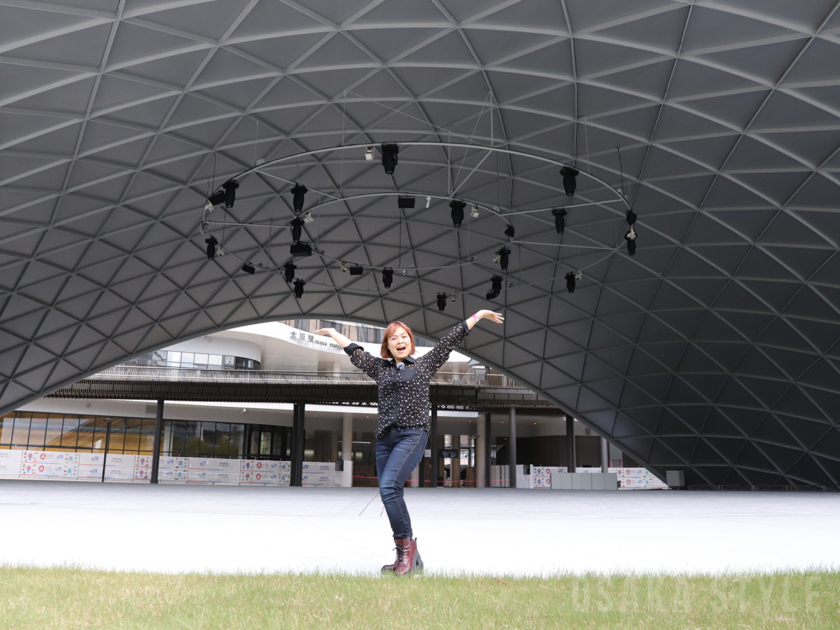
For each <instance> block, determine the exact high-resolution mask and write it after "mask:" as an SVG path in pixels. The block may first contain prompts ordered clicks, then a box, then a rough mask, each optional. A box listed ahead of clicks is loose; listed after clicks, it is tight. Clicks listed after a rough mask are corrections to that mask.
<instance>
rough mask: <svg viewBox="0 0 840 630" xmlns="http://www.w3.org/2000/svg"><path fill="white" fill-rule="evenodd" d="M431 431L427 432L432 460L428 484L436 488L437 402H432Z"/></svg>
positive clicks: (437, 463)
mask: <svg viewBox="0 0 840 630" xmlns="http://www.w3.org/2000/svg"><path fill="white" fill-rule="evenodd" d="M430 424H431V432H430V433H429V442H430V443H431V445H432V446H431V448H432V461H431V464H432V466H431V471H430V472H429V477H431V479H430V480H429V485H430V486H431V487H432V488H437V485H438V483H437V478H438V468H439V464H440V462H439V461H438V445H437V443H438V441H437V436H438V426H437V403H432V420H431V423H430Z"/></svg>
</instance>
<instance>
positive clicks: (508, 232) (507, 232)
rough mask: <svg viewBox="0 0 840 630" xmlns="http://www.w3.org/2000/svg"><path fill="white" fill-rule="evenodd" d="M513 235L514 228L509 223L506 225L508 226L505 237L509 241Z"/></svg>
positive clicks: (514, 232)
mask: <svg viewBox="0 0 840 630" xmlns="http://www.w3.org/2000/svg"><path fill="white" fill-rule="evenodd" d="M515 234H516V228H515V227H513V225H511V224H510V223H508V226H507V227H506V228H505V236H507V237H508V238H509V239H513V237H514V235H515Z"/></svg>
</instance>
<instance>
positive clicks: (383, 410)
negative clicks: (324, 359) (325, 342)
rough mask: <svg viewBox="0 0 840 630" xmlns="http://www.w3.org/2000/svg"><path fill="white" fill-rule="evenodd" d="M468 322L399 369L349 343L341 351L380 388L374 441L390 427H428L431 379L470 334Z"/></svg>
mask: <svg viewBox="0 0 840 630" xmlns="http://www.w3.org/2000/svg"><path fill="white" fill-rule="evenodd" d="M469 332H470V329H469V327H468V326H467V322H461V323H459V324H458V325H457V326H455V328H453V329H452V330H450V331H449V332H448V333H446V335H445V336H444V337H443V338H442V339H441V340H440V341H439V342H438V343H437V345H436V346H435V347H434V348H432V349H431V350H430V351H429V352H427V353H426V354H424V355H423V356H422V357H420V358H419V359H415V358H414V357H407V358H406V359H405V360H404V361H403V363H404V366H403V369H400V368H399V367H398V365H397V362H396V361H394V359H382V358H379V357H375V356H373V355H372V354H370V353H369V352H365V349H364V348H362V347H361V346H360V345H359V344H356V343H351V344H349V345H348V346H347V347H346V348H344V351H345V352H346V353H347V354H348V355H349V356H350V362H351V363H352V364H353V365H355V366H356V367H357V368H359V369H360V370H362V371H363V372H364V373H365V374H367V375H368V376H370V377H371V378H372V379H373V380H375V381H376V384H377V385H378V386H379V422H377V424H376V432H375V434H376V437H377V439H379V438H381V437H382V436H383V435H385V433H387V432H388V431H389V430H390V429H391V427H394V426H397V427H401V428H403V429H423V430H424V431H425V432H426V433H429V431H431V427H430V426H429V410H430V409H431V404H430V403H429V387H430V386H431V383H432V377H433V376H434V375H435V373H437V371H438V370H439V369H440V367H441V366H442V365H443V364H444V363H446V361H447V360H448V359H449V353H450V352H452V349H453V348H454V347H455V346H457V345H458V344H460V343H461V342H462V341H463V340H464V338H465V337H466V336H467V335H468V334H469Z"/></svg>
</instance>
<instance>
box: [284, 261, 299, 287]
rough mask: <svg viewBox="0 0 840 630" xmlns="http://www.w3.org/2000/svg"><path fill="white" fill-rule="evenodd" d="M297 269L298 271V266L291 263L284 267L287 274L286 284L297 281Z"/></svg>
mask: <svg viewBox="0 0 840 630" xmlns="http://www.w3.org/2000/svg"><path fill="white" fill-rule="evenodd" d="M295 269H297V265H296V264H295V263H293V262H291V261H290V262H287V263H286V264H285V265H283V271H284V272H285V274H286V282H291V281H292V280H294V279H295Z"/></svg>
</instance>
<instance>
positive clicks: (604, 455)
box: [601, 438, 610, 472]
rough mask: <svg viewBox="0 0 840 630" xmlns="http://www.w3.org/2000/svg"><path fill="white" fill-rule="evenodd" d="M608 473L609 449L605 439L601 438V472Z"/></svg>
mask: <svg viewBox="0 0 840 630" xmlns="http://www.w3.org/2000/svg"><path fill="white" fill-rule="evenodd" d="M609 471H610V447H609V444H607V439H606V438H601V472H609Z"/></svg>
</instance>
